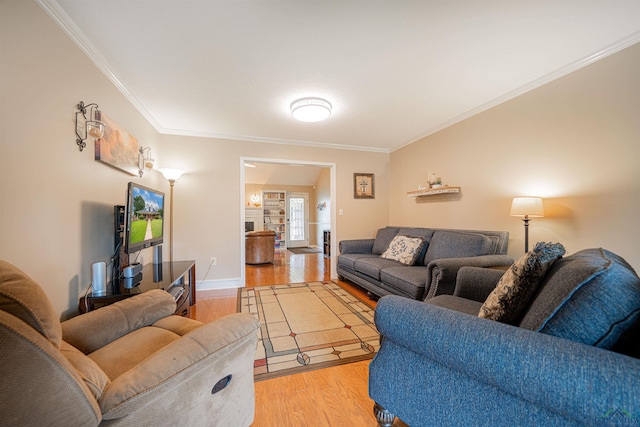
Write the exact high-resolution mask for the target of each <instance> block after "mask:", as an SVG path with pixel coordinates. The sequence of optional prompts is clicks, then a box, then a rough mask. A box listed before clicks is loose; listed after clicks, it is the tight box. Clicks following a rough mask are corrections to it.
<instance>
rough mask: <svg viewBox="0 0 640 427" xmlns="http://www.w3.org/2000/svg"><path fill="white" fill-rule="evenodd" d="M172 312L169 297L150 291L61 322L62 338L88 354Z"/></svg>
mask: <svg viewBox="0 0 640 427" xmlns="http://www.w3.org/2000/svg"><path fill="white" fill-rule="evenodd" d="M175 311H176V302H175V300H174V299H173V297H172V296H171V294H169V293H168V292H165V291H163V290H161V289H154V290H151V291H149V292H143V293H141V294H139V295H135V296H133V297H131V298H127V299H124V300H122V301H118V302H116V303H114V304H111V305H108V306H105V307H101V308H99V309H97V310H94V311H90V312H89V313H85V314H81V315H79V316H76V317H74V318H71V319H69V320H66V321H64V322H62V339H63V340H65V341H66V342H68V343H69V344H71V345H72V346H74V347H75V348H77V349H78V350H80V351H82V352H83V353H84V354H89V353H92V352H94V351H96V350H97V349H99V348H102V347H104V346H105V345H107V344H109V343H110V342H112V341H115V340H117V339H118V338H120V337H122V336H124V335H126V334H128V333H130V332H132V331H135V330H136V329H139V328H142V327H144V326H149V325H152V324H153V323H155V322H156V321H158V320H160V319H162V318H164V317H167V316H171V315H172V314H174V313H175Z"/></svg>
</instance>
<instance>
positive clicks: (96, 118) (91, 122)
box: [76, 101, 104, 151]
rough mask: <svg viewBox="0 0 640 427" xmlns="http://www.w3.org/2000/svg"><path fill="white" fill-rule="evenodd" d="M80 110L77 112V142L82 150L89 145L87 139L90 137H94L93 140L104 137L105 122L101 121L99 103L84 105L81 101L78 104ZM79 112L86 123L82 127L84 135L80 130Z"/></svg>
mask: <svg viewBox="0 0 640 427" xmlns="http://www.w3.org/2000/svg"><path fill="white" fill-rule="evenodd" d="M77 108H78V111H77V112H76V137H77V138H76V144H78V149H79V150H80V151H82V150H84V147H86V146H87V143H86V142H85V140H86V139H87V138H88V137H90V136H91V137H92V138H93V140H94V141H95V140H97V139H100V138H102V136H103V135H104V123H102V122H101V121H100V110H98V104H88V105H84V102H82V101H80V103H79V104H78V105H77ZM87 110H89V118H88V119H87ZM78 114H82V117H83V120H84V124H83V125H82V126H81V129H84V132H83V134H84V136H82V135H81V134H80V132H78Z"/></svg>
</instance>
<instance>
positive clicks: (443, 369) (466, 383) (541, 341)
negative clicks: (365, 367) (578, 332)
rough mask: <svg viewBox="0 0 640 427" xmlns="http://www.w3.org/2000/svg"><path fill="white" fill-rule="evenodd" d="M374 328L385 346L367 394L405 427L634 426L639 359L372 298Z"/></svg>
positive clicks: (399, 301) (394, 298)
mask: <svg viewBox="0 0 640 427" xmlns="http://www.w3.org/2000/svg"><path fill="white" fill-rule="evenodd" d="M375 322H376V327H377V328H378V330H379V331H380V333H381V334H382V335H383V336H384V340H383V341H382V346H381V348H380V351H379V353H378V354H377V355H376V357H375V358H374V360H373V362H372V363H371V365H370V382H369V390H370V395H371V397H372V398H373V399H374V400H375V401H376V402H378V403H379V404H380V405H382V406H384V407H385V408H387V409H389V410H390V411H391V412H394V411H395V413H396V414H397V415H398V416H400V417H401V418H403V421H405V422H408V423H410V424H411V425H413V423H414V422H415V420H416V419H420V421H421V422H420V423H417V424H423V425H443V424H447V423H448V424H449V425H462V424H466V425H469V424H479V423H482V424H486V425H518V424H521V423H522V420H523V419H527V423H528V424H531V425H534V424H535V425H552V424H553V425H585V424H589V425H596V424H601V423H608V422H615V421H614V419H610V418H608V417H609V416H611V414H612V413H614V412H615V411H617V412H618V414H627V415H628V416H630V417H633V419H638V417H640V403H639V402H638V396H640V360H638V359H634V358H631V357H628V356H624V355H622V354H618V353H615V352H611V351H607V350H603V349H600V348H596V347H592V346H588V345H584V344H580V343H576V342H572V341H568V340H565V339H561V338H557V337H553V336H550V335H545V334H542V333H539V332H534V331H530V330H526V329H522V328H518V327H515V326H511V325H506V324H502V323H499V322H494V321H491V320H487V319H480V318H477V317H474V316H470V315H467V314H464V313H459V312H456V311H453V310H448V309H444V308H441V307H437V306H433V305H431V304H424V303H421V302H419V301H412V300H407V299H406V298H400V297H397V296H387V297H383V298H381V299H380V301H379V302H378V305H377V307H376V313H375ZM425 325H428V327H425ZM403 364H404V365H403ZM401 365H402V366H401ZM390 382H391V383H393V382H395V384H392V385H389V383H390ZM416 389H419V390H420V393H415V390H416ZM452 402H464V405H463V408H460V407H459V405H455V404H454V403H452ZM412 408H415V409H412ZM625 416H626V415H625ZM425 417H426V418H429V419H426V420H425ZM438 417H442V418H438ZM405 418H406V419H405ZM474 420H475V422H474ZM563 420H564V422H562V421H563ZM542 421H545V422H542ZM624 421H625V420H620V419H618V422H624ZM629 421H632V420H629Z"/></svg>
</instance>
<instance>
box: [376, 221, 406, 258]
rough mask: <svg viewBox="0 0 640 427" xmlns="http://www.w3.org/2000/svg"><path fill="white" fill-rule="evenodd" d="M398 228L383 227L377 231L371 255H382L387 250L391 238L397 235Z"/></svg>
mask: <svg viewBox="0 0 640 427" xmlns="http://www.w3.org/2000/svg"><path fill="white" fill-rule="evenodd" d="M398 230H399V228H398V227H385V228H381V229H380V230H378V233H377V234H376V240H375V241H374V242H373V249H371V253H372V254H376V255H382V254H383V253H384V251H386V250H387V248H388V247H389V244H390V243H391V241H392V240H393V238H394V237H395V236H396V234H398Z"/></svg>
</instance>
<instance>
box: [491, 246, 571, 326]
mask: <svg viewBox="0 0 640 427" xmlns="http://www.w3.org/2000/svg"><path fill="white" fill-rule="evenodd" d="M564 252H565V250H564V246H562V245H561V244H560V243H545V242H540V243H538V244H536V246H535V248H533V250H532V251H529V252H527V253H526V254H524V255H523V256H522V257H520V259H518V260H517V261H516V262H514V263H513V264H512V265H511V267H510V268H509V270H507V271H506V272H505V273H504V275H502V277H501V278H500V280H499V281H498V285H497V286H496V288H495V289H494V290H493V291H491V294H489V296H488V297H487V299H486V301H485V302H484V304H483V305H482V307H481V308H480V313H478V317H484V318H486V319H492V320H497V321H498V322H503V323H515V322H516V321H517V320H518V318H519V317H520V315H521V314H522V312H523V310H524V309H525V308H527V305H528V304H529V301H530V300H531V297H532V296H533V294H534V293H535V291H536V289H537V288H538V286H539V285H540V283H541V282H542V279H543V278H544V275H545V273H546V272H547V270H548V269H549V267H551V265H552V264H553V263H554V262H555V261H556V260H558V259H560V258H562V256H563V255H564Z"/></svg>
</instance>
